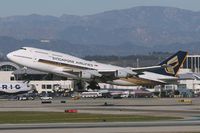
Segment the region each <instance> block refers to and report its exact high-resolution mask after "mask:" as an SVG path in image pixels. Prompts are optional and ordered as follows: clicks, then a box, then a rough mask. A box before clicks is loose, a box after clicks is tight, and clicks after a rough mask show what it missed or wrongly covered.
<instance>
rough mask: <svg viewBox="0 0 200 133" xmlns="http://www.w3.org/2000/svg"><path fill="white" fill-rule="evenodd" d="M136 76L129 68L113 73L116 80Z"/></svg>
mask: <svg viewBox="0 0 200 133" xmlns="http://www.w3.org/2000/svg"><path fill="white" fill-rule="evenodd" d="M136 74H137V73H136V72H133V71H132V69H131V68H129V67H127V68H125V69H120V70H116V71H115V77H117V78H127V77H130V76H135V75H136Z"/></svg>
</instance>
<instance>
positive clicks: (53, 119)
mask: <svg viewBox="0 0 200 133" xmlns="http://www.w3.org/2000/svg"><path fill="white" fill-rule="evenodd" d="M172 119H181V118H180V117H162V116H142V115H112V114H85V113H62V112H0V124H6V123H13V124H14V123H15V124H16V123H61V122H134V121H158V120H172Z"/></svg>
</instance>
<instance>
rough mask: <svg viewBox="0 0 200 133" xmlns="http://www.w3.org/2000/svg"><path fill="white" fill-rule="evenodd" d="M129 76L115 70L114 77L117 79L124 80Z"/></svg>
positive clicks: (124, 72)
mask: <svg viewBox="0 0 200 133" xmlns="http://www.w3.org/2000/svg"><path fill="white" fill-rule="evenodd" d="M128 76H129V73H127V72H126V71H123V70H117V71H116V72H115V77H117V78H126V77H128Z"/></svg>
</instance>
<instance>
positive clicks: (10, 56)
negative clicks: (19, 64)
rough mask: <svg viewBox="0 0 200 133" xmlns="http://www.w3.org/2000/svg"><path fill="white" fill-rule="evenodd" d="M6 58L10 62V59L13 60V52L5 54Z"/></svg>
mask: <svg viewBox="0 0 200 133" xmlns="http://www.w3.org/2000/svg"><path fill="white" fill-rule="evenodd" d="M7 58H8V59H9V60H12V58H13V52H10V53H8V54H7Z"/></svg>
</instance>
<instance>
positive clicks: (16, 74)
mask: <svg viewBox="0 0 200 133" xmlns="http://www.w3.org/2000/svg"><path fill="white" fill-rule="evenodd" d="M24 74H25V75H24ZM46 75H47V73H44V72H39V71H35V70H31V69H20V67H19V66H18V65H16V64H14V63H11V62H1V63H0V82H3V83H16V82H19V81H24V79H23V78H24V76H28V77H29V78H31V79H33V80H30V82H29V84H30V85H32V87H34V89H36V90H37V91H38V93H42V92H53V91H65V92H68V91H72V90H73V89H74V82H73V81H71V80H60V79H59V78H58V77H57V79H53V80H50V79H49V80H46V79H43V77H45V76H46Z"/></svg>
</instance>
